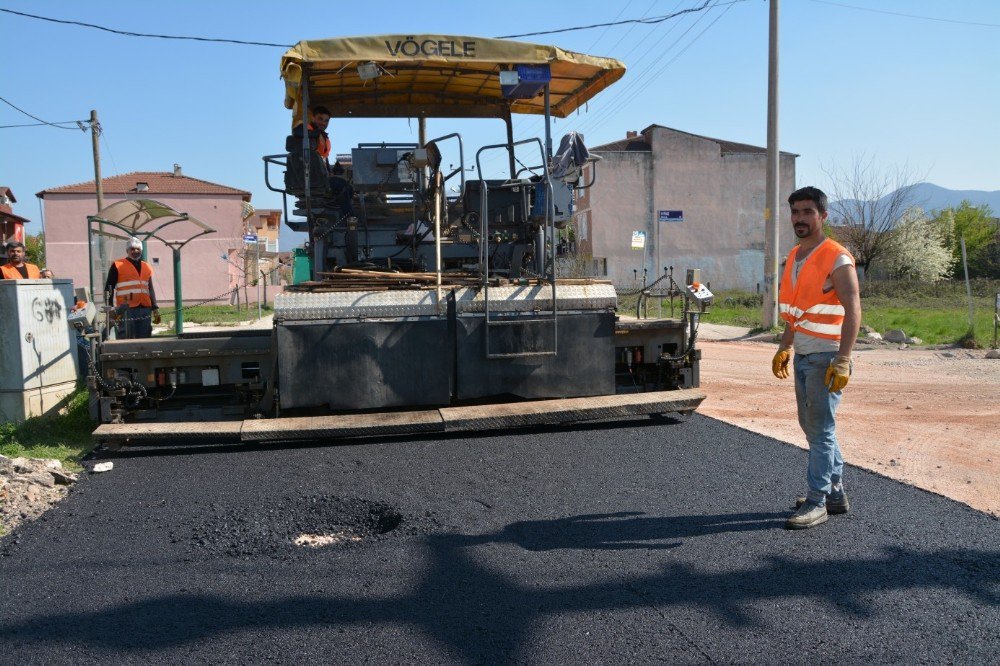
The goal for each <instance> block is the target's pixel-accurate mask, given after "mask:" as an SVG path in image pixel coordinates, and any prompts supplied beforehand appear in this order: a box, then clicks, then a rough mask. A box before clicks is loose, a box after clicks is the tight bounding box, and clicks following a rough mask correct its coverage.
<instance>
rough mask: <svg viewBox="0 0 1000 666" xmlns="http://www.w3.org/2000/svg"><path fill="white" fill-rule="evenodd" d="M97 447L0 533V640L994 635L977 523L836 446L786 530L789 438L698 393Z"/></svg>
mask: <svg viewBox="0 0 1000 666" xmlns="http://www.w3.org/2000/svg"><path fill="white" fill-rule="evenodd" d="M877 436H878V435H877V434H876V433H873V434H872V437H877ZM845 444H846V449H847V452H848V456H849V455H850V443H849V442H848V443H845ZM110 459H111V460H113V461H114V463H115V467H114V470H112V471H111V472H109V473H105V474H95V475H90V476H86V477H85V478H84V479H83V480H82V481H81V483H80V484H78V486H77V487H76V488H75V489H74V491H73V492H72V494H71V495H70V497H69V498H68V499H67V500H65V501H64V502H62V503H61V504H60V505H59V506H58V507H56V508H55V509H54V510H52V511H51V512H49V513H48V514H47V515H46V516H45V517H44V518H43V519H41V520H39V521H37V522H35V523H32V524H29V525H26V526H24V527H22V528H21V529H19V530H18V531H16V532H15V533H14V534H13V535H10V536H8V537H6V538H4V539H3V540H0V662H2V663H10V664H29V663H47V664H48V663H56V664H61V663H73V664H82V663H94V662H101V663H111V662H113V663H185V664H186V663H199V662H211V663H262V662H269V663H275V662H277V663H352V664H354V663H363V662H371V663H402V662H411V663H412V662H419V663H435V664H437V663H491V664H492V663H546V664H554V663H625V662H629V663H648V662H653V661H666V662H670V663H698V662H718V663H731V662H738V663H747V662H761V663H806V662H809V663H838V662H839V663H842V664H854V663H860V662H865V663H888V662H905V663H925V662H927V663H972V664H975V663H994V664H995V663H997V660H998V655H1000V522H998V521H997V520H996V519H994V518H992V517H990V516H988V515H986V514H983V513H979V512H976V511H973V510H971V509H969V508H967V507H965V506H964V505H961V504H958V503H956V502H953V501H951V500H948V499H944V498H942V497H939V496H936V495H933V494H930V493H927V492H924V491H921V490H917V489H915V488H911V487H908V486H905V485H903V484H900V483H897V482H895V481H892V480H889V479H886V478H884V477H880V476H878V475H876V474H872V473H869V472H865V471H863V470H859V469H856V468H849V470H848V474H847V482H848V484H849V486H848V490H849V493H850V497H851V501H852V511H851V513H849V514H848V515H846V516H832V517H831V518H830V520H829V522H828V523H826V524H825V525H823V526H821V527H818V528H816V529H812V530H806V531H799V532H791V531H786V530H785V529H783V523H784V519H785V517H786V516H787V515H788V513H789V512H788V509H789V507H790V506H791V503H792V501H793V499H794V497H795V496H796V494H798V493H800V492H801V491H802V490H803V486H804V473H805V464H806V454H805V452H804V451H802V450H799V449H797V448H795V447H792V446H790V445H787V444H783V443H781V442H777V441H775V440H773V439H769V438H767V437H762V436H760V435H757V434H754V433H750V432H746V431H744V430H740V429H738V428H735V427H732V426H729V425H726V424H724V423H720V422H718V421H714V420H712V419H709V418H706V417H702V416H698V415H695V416H694V417H692V418H691V419H689V420H687V421H684V422H656V421H653V420H649V419H646V420H641V421H629V422H624V423H614V424H600V425H590V426H576V427H564V428H552V429H545V430H529V431H520V432H510V433H499V434H497V433H494V434H487V435H482V436H478V437H462V438H429V437H428V438H416V439H414V438H406V439H391V440H378V441H374V442H368V443H363V444H361V443H350V444H341V445H335V446H334V445H321V444H315V445H305V446H302V445H300V446H291V447H278V446H267V447H254V448H240V447H232V448H226V447H207V448H206V447H201V448H196V449H181V450H174V451H168V450H155V451H154V450H143V449H137V450H136V451H135V452H134V453H130V452H128V451H126V452H124V453H123V454H121V455H117V456H113V457H111V458H110ZM300 533H317V534H334V535H340V541H339V542H338V543H336V544H333V545H330V546H327V547H325V548H307V547H302V546H296V545H294V544H293V543H291V542H292V540H293V539H294V538H295V537H296V536H298V535H299V534H300Z"/></svg>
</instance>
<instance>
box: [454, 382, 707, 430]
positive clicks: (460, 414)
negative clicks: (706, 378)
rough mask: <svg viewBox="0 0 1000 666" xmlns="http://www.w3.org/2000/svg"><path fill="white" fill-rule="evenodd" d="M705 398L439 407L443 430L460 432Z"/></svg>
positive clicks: (674, 408)
mask: <svg viewBox="0 0 1000 666" xmlns="http://www.w3.org/2000/svg"><path fill="white" fill-rule="evenodd" d="M704 399H705V394H704V393H701V392H700V391H698V390H695V389H684V390H679V391H653V392H649V393H628V394H622V395H602V396H592V397H586V398H562V399H555V400H532V401H527V402H513V403H503V404H496V405H477V406H471V407H444V408H442V409H441V410H440V411H441V417H442V419H444V428H445V431H446V432H461V431H470V430H497V429H503V428H515V427H524V426H536V425H545V424H549V423H567V422H575V421H592V420H599V419H610V418H621V417H627V416H642V415H648V414H667V413H670V412H686V411H689V410H693V409H695V408H696V407H697V406H698V405H699V404H701V401H702V400H704Z"/></svg>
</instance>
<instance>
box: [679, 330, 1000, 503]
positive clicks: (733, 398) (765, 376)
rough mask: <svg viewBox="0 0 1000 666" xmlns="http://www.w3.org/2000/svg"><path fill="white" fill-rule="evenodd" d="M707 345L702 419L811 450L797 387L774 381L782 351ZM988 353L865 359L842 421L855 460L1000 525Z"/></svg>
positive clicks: (867, 355)
mask: <svg viewBox="0 0 1000 666" xmlns="http://www.w3.org/2000/svg"><path fill="white" fill-rule="evenodd" d="M709 337H710V336H709ZM716 337H718V336H716ZM699 344H700V345H701V348H702V365H701V388H702V390H703V391H704V392H705V393H706V394H707V396H708V397H707V398H706V399H705V402H703V403H702V405H701V407H699V409H698V411H699V413H701V414H705V415H707V416H711V417H714V418H717V419H720V420H723V421H726V422H728V423H732V424H733V425H736V426H739V427H741V428H745V429H747V430H752V431H753V432H758V433H761V434H764V435H768V436H770V437H774V438H775V439H779V440H782V441H785V442H789V443H791V444H794V445H796V446H799V447H802V448H806V442H805V436H804V435H803V434H802V431H801V430H800V429H799V425H798V421H797V419H796V415H795V386H794V383H793V381H794V380H793V378H792V377H789V378H788V379H786V380H779V379H776V378H775V377H774V375H772V374H771V357H772V356H773V355H774V352H775V349H776V345H775V344H774V343H773V342H764V341H743V340H734V341H721V340H704V339H702V341H700V342H699ZM985 353H986V352H984V351H982V350H964V349H945V350H927V349H912V348H911V349H898V348H897V347H896V346H891V347H879V348H873V349H864V348H861V349H857V350H855V354H854V374H853V376H852V377H851V381H850V384H849V385H848V386H847V388H846V389H844V400H843V401H842V402H841V405H840V409H839V411H838V418H837V435H838V438H839V440H840V444H841V449H842V451H843V453H844V458H845V460H846V461H847V462H848V463H851V464H854V465H858V466H860V467H864V468H866V469H870V470H873V471H875V472H878V473H880V474H884V475H885V476H888V477H891V478H893V479H898V480H900V481H903V482H905V483H908V484H911V485H914V486H917V487H919V488H923V489H925V490H929V491H931V492H934V493H938V494H940V495H944V496H946V497H950V498H952V499H954V500H958V501H959V502H964V503H965V504H968V505H969V506H971V507H973V508H975V509H979V510H980V511H985V512H988V513H991V514H993V515H995V516H1000V359H986V358H984V357H985ZM804 474H805V470H804V469H803V475H804ZM846 481H847V483H848V485H849V484H850V479H849V478H848V479H847V480H846ZM803 483H804V481H803ZM804 490H805V489H804V488H803V491H804Z"/></svg>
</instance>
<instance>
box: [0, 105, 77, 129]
mask: <svg viewBox="0 0 1000 666" xmlns="http://www.w3.org/2000/svg"><path fill="white" fill-rule="evenodd" d="M0 102H3V103H4V104H6V105H7V106H9V107H11V108H12V109H15V110H17V111H20V112H21V113H23V114H24V115H26V116H28V117H29V118H31V119H32V120H37V121H38V122H39V123H40V124H42V125H49V126H51V127H58V128H59V129H64V130H73V129H77V127H63V126H62V125H63V123H50V122H49V121H47V120H42V119H41V118H39V117H38V116H33V115H31V114H30V113H28V112H27V111H25V110H24V109H22V108H21V107H19V106H17V105H16V104H14V103H13V102H9V101H7V100H6V99H4V98H3V97H0ZM81 122H87V121H80V120H68V121H66V123H65V124H70V123H76V124H77V125H78V126H79V125H80V123H81ZM5 127H30V125H20V126H19V125H6V126H5ZM79 129H82V130H84V131H86V129H85V128H84V127H82V126H80V127H79Z"/></svg>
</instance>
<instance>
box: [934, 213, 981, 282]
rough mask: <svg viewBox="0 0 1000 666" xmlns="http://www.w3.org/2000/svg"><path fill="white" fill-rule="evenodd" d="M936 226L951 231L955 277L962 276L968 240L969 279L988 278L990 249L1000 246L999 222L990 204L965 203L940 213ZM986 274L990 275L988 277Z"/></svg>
mask: <svg viewBox="0 0 1000 666" xmlns="http://www.w3.org/2000/svg"><path fill="white" fill-rule="evenodd" d="M934 222H935V223H936V224H938V225H939V226H940V227H941V228H942V229H943V230H947V231H946V234H947V242H948V245H949V246H950V248H951V256H952V272H953V273H954V274H955V275H961V274H962V238H965V252H966V256H967V257H968V259H969V275H970V276H973V277H988V276H989V275H988V266H989V261H988V258H989V255H990V252H991V247H990V246H991V245H992V244H993V243H995V242H997V241H996V237H997V221H996V218H995V217H993V211H992V210H990V207H989V206H988V205H986V204H982V205H979V206H973V205H972V204H971V203H970V202H969V201H963V202H962V203H961V204H959V205H958V206H953V207H949V208H945V209H943V210H940V211H938V212H937V214H936V215H935V217H934ZM993 251H994V252H995V250H993ZM984 270H986V271H987V272H986V273H984V272H983V271H984Z"/></svg>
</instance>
